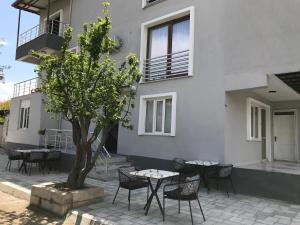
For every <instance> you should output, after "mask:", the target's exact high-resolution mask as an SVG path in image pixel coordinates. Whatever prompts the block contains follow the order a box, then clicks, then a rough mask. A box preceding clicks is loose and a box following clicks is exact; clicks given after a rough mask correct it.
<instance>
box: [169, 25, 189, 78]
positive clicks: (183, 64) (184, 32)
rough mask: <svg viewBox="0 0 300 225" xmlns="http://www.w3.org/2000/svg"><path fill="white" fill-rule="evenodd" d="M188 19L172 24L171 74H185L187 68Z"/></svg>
mask: <svg viewBox="0 0 300 225" xmlns="http://www.w3.org/2000/svg"><path fill="white" fill-rule="evenodd" d="M189 40H190V21H189V20H186V21H182V22H180V23H177V24H174V26H173V37H172V41H173V42H172V54H173V55H172V64H171V65H172V74H187V73H188V69H189V53H188V52H187V50H189Z"/></svg>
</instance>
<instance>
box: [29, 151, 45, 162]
mask: <svg viewBox="0 0 300 225" xmlns="http://www.w3.org/2000/svg"><path fill="white" fill-rule="evenodd" d="M42 159H44V153H43V152H31V153H30V155H29V160H42Z"/></svg>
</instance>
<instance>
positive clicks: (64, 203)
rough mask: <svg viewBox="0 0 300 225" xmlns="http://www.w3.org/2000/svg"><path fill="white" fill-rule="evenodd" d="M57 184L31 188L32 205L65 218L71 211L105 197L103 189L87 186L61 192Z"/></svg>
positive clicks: (43, 184) (39, 185) (45, 184)
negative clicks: (56, 186)
mask: <svg viewBox="0 0 300 225" xmlns="http://www.w3.org/2000/svg"><path fill="white" fill-rule="evenodd" d="M55 185H57V183H42V184H38V185H33V186H32V188H31V196H30V205H33V206H36V207H39V208H42V209H45V210H47V211H50V212H52V213H54V214H56V215H58V216H64V215H66V214H67V212H68V211H69V210H70V209H74V208H78V207H81V206H85V205H90V204H93V203H97V202H100V201H101V200H102V198H103V196H104V190H103V188H101V187H93V186H86V187H85V188H83V189H80V190H74V191H60V190H58V189H56V188H55Z"/></svg>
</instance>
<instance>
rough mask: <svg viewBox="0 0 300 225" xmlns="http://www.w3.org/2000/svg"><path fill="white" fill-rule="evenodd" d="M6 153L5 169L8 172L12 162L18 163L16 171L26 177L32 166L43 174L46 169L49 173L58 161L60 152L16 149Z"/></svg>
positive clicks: (29, 173)
mask: <svg viewBox="0 0 300 225" xmlns="http://www.w3.org/2000/svg"><path fill="white" fill-rule="evenodd" d="M6 153H7V156H8V162H7V164H6V169H8V170H9V171H10V169H11V164H12V161H18V170H19V171H20V172H22V173H23V172H24V173H25V174H28V175H31V172H32V167H33V165H36V166H37V168H38V169H39V171H42V172H43V173H44V170H45V169H46V168H47V169H48V172H50V171H51V170H52V169H54V167H55V165H57V163H58V162H59V160H60V151H57V150H50V149H27V150H21V149H17V150H7V151H6ZM20 162H21V165H20Z"/></svg>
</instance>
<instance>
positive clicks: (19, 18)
mask: <svg viewBox="0 0 300 225" xmlns="http://www.w3.org/2000/svg"><path fill="white" fill-rule="evenodd" d="M20 22H21V9H19V17H18V31H17V47H18V46H19V36H20Z"/></svg>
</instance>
